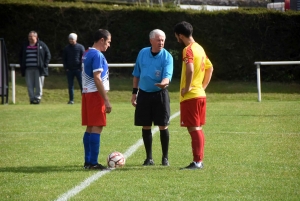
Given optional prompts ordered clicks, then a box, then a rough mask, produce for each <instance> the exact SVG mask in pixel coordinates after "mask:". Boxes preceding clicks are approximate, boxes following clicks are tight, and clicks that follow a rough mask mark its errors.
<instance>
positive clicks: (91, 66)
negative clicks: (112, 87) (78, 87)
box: [82, 48, 109, 93]
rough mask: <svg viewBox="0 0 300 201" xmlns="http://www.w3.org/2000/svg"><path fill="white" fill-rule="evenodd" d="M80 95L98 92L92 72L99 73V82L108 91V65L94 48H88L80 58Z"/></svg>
mask: <svg viewBox="0 0 300 201" xmlns="http://www.w3.org/2000/svg"><path fill="white" fill-rule="evenodd" d="M82 63H83V70H82V93H91V92H95V91H98V89H97V87H96V84H95V81H94V72H97V71H100V72H101V74H100V76H101V80H102V83H103V86H104V89H105V90H106V91H109V79H108V75H109V73H108V64H107V61H106V59H105V57H104V55H103V54H102V53H101V52H100V51H99V50H97V49H95V48H89V49H88V50H87V51H86V52H85V53H84V54H83V56H82Z"/></svg>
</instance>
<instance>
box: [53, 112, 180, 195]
mask: <svg viewBox="0 0 300 201" xmlns="http://www.w3.org/2000/svg"><path fill="white" fill-rule="evenodd" d="M179 114H180V112H176V113H175V114H173V115H172V116H171V117H170V121H171V120H172V119H174V118H175V117H177V116H178V115H179ZM158 130H159V129H158V127H157V126H155V127H154V128H153V129H152V135H154V134H155V133H156V132H157V131H158ZM142 145H143V140H142V139H139V140H138V141H137V142H136V143H135V144H134V145H132V146H131V147H129V148H128V149H127V151H126V152H125V153H124V156H125V158H126V159H127V158H129V157H130V156H131V155H132V154H133V153H134V152H135V151H136V150H137V149H138V148H139V147H140V146H142ZM111 171H112V170H108V171H100V172H97V173H95V174H93V175H92V176H90V177H88V178H87V179H85V180H84V181H83V182H81V183H80V184H79V185H77V186H75V187H74V188H72V189H70V190H69V191H67V192H66V193H64V194H62V195H61V196H59V197H58V198H57V200H56V201H66V200H68V199H69V198H71V197H73V196H75V195H76V194H78V193H79V192H80V191H82V190H84V189H85V188H87V187H88V186H89V185H91V184H92V183H93V182H94V181H96V180H98V179H99V178H100V177H102V176H103V175H105V174H107V173H109V172H111Z"/></svg>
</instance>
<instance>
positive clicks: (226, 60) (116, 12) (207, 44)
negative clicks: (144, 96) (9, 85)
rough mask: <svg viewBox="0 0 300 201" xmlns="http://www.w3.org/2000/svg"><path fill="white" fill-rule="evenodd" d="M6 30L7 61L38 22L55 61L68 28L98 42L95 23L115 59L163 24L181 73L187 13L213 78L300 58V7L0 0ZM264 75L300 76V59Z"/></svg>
mask: <svg viewBox="0 0 300 201" xmlns="http://www.w3.org/2000/svg"><path fill="white" fill-rule="evenodd" d="M0 5H1V6H0V11H1V12H0V23H1V29H0V36H1V37H3V38H4V39H5V43H6V46H7V49H8V61H9V63H18V52H19V49H20V46H21V43H22V41H24V40H26V39H27V37H26V36H27V34H28V32H29V31H30V30H36V31H37V32H38V33H39V37H40V39H41V40H43V41H44V42H46V44H47V45H48V46H49V48H50V51H51V53H52V60H51V63H62V50H63V48H64V46H65V45H66V44H67V42H68V41H67V36H68V34H69V33H70V32H76V33H77V34H78V42H79V43H81V44H83V45H84V46H85V47H86V48H87V47H89V46H91V45H92V44H93V41H92V35H93V33H94V31H95V30H96V29H99V28H105V29H108V30H109V31H110V32H111V33H112V43H111V48H109V49H108V51H107V52H106V53H105V56H106V57H107V60H108V62H109V63H134V62H135V60H136V57H137V54H138V52H139V50H140V49H141V48H143V47H145V46H149V45H150V44H149V38H148V35H149V32H150V31H151V30H153V29H155V28H159V29H162V30H163V31H165V33H166V35H167V39H166V44H165V48H166V49H167V50H170V52H171V53H172V54H173V56H174V59H175V60H174V61H175V62H174V64H175V65H174V67H175V70H174V72H175V74H174V76H175V77H179V76H180V71H181V52H182V48H183V47H182V46H180V45H179V44H178V43H177V41H176V39H175V37H174V33H173V27H174V25H175V24H176V23H178V22H179V21H182V20H185V21H189V22H190V23H191V24H192V25H193V27H194V34H193V35H194V38H195V39H196V41H197V42H199V43H200V44H201V45H202V46H203V47H204V49H205V50H206V53H207V55H208V56H209V58H210V59H211V61H212V63H213V65H214V68H215V71H214V78H213V79H220V80H239V81H251V80H255V79H256V71H255V66H254V62H255V61H290V60H300V47H299V44H300V37H299V35H300V13H299V12H294V11H290V12H284V13H282V12H278V11H271V10H267V9H262V8H256V9H253V8H251V9H250V8H241V9H235V10H229V11H214V12H209V11H195V10H180V9H178V8H176V7H172V6H165V7H163V8H161V7H153V8H149V7H145V6H127V5H118V6H114V5H103V4H93V3H82V2H49V1H37V2H36V1H34V2H33V1H30V0H24V1H22V2H20V1H18V0H11V1H6V0H2V1H0ZM266 68H267V69H266V70H263V71H262V79H263V80H266V81H282V82H291V81H297V80H300V70H299V66H296V65H294V66H281V67H279V68H275V67H266Z"/></svg>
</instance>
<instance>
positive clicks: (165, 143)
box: [160, 129, 170, 159]
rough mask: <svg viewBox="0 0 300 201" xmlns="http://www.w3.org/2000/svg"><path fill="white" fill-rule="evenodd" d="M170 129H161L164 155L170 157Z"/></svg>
mask: <svg viewBox="0 0 300 201" xmlns="http://www.w3.org/2000/svg"><path fill="white" fill-rule="evenodd" d="M169 138H170V135H169V130H168V129H166V130H160V143H161V149H162V157H163V158H167V159H168V151H169Z"/></svg>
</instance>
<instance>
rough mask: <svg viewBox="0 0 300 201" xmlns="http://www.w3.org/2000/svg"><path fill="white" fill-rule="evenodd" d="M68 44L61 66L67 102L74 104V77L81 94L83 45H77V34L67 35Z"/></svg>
mask: <svg viewBox="0 0 300 201" xmlns="http://www.w3.org/2000/svg"><path fill="white" fill-rule="evenodd" d="M68 38H69V44H68V45H67V46H66V47H65V49H64V53H63V65H64V69H65V70H66V73H67V79H68V91H69V102H68V104H74V77H76V79H77V81H78V84H79V88H80V92H82V77H81V72H82V55H83V53H84V47H83V45H81V44H79V43H77V34H75V33H71V34H70V35H69V37H68Z"/></svg>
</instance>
